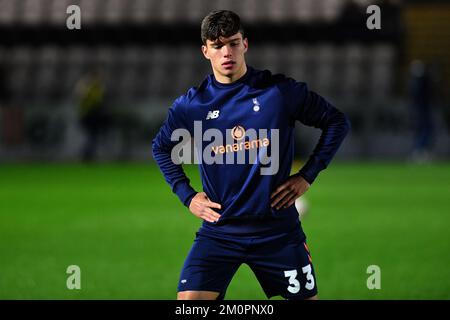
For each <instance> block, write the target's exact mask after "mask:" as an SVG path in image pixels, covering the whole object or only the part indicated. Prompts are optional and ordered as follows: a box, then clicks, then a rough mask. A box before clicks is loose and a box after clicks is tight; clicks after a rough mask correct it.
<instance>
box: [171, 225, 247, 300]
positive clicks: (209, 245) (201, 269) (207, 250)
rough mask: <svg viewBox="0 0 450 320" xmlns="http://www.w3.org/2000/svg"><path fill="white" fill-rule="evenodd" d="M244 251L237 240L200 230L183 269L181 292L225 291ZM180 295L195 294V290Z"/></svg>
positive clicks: (179, 289)
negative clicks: (204, 232) (209, 234)
mask: <svg viewBox="0 0 450 320" xmlns="http://www.w3.org/2000/svg"><path fill="white" fill-rule="evenodd" d="M243 255H244V250H243V249H242V248H241V247H240V246H239V245H237V244H236V243H233V242H230V241H227V240H225V239H214V238H211V237H208V236H204V235H199V234H197V237H196V239H195V241H194V244H193V246H192V248H191V250H190V252H189V254H188V256H187V258H186V260H185V262H184V265H183V269H182V270H181V274H180V279H179V283H178V292H215V293H220V294H222V295H224V294H225V291H226V289H227V287H228V285H229V284H230V282H231V279H232V278H233V276H234V274H235V273H236V271H237V269H238V268H239V266H240V265H241V263H242V260H243ZM181 295H183V296H192V295H195V293H184V294H181ZM201 295H202V296H204V295H205V294H201Z"/></svg>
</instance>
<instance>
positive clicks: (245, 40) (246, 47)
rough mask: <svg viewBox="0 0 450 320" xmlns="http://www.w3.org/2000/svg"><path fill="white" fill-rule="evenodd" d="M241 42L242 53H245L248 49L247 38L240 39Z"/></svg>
mask: <svg viewBox="0 0 450 320" xmlns="http://www.w3.org/2000/svg"><path fill="white" fill-rule="evenodd" d="M242 43H243V45H244V53H245V52H247V50H248V39H247V38H244V39H243V40H242Z"/></svg>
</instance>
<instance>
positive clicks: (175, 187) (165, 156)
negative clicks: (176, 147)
mask: <svg viewBox="0 0 450 320" xmlns="http://www.w3.org/2000/svg"><path fill="white" fill-rule="evenodd" d="M158 138H159V137H158V136H157V137H156V138H155V139H154V140H153V144H152V151H153V158H154V159H155V161H156V163H157V164H158V166H159V169H160V170H161V172H162V174H163V176H164V179H165V180H166V181H167V183H168V184H169V185H170V187H171V189H172V191H173V192H174V193H175V194H176V195H177V196H178V198H179V199H180V201H181V202H182V203H183V204H184V205H185V206H186V207H189V203H190V201H191V200H192V198H193V197H194V196H195V194H196V193H197V192H196V191H195V190H194V188H192V187H191V185H190V180H189V178H188V177H187V176H186V174H185V172H184V170H183V167H182V166H181V165H179V164H175V163H174V162H173V161H172V158H171V154H170V149H168V148H167V147H164V146H162V145H161V143H160V141H159V139H158Z"/></svg>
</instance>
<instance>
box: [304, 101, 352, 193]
mask: <svg viewBox="0 0 450 320" xmlns="http://www.w3.org/2000/svg"><path fill="white" fill-rule="evenodd" d="M321 122H322V123H321V124H320V126H319V128H320V129H321V130H322V134H321V136H320V139H319V141H318V143H317V145H316V147H315V148H314V151H313V153H312V154H311V156H310V157H309V159H308V161H307V162H306V163H305V165H304V166H303V167H302V169H301V170H300V172H299V174H300V175H301V176H302V177H303V178H304V179H305V180H306V181H308V182H309V183H310V184H312V183H313V182H314V180H315V179H316V178H317V176H318V174H319V173H320V171H322V170H323V169H325V168H326V167H327V166H328V164H329V163H330V161H331V160H332V159H333V157H334V155H335V154H336V152H337V150H338V149H339V147H340V145H341V144H342V141H343V140H344V138H345V136H346V135H347V133H348V132H349V130H350V122H349V120H348V118H347V117H346V116H345V114H343V113H342V112H340V111H339V110H337V109H335V108H332V109H331V110H330V112H329V114H327V115H326V116H325V117H324V118H323V121H321Z"/></svg>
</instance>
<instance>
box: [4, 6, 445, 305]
mask: <svg viewBox="0 0 450 320" xmlns="http://www.w3.org/2000/svg"><path fill="white" fill-rule="evenodd" d="M71 4H77V5H79V6H80V8H81V30H68V29H67V28H66V19H67V17H68V16H69V15H68V14H67V13H66V8H67V7H68V6H69V5H71ZM370 4H377V5H379V6H380V8H381V30H369V29H367V28H366V19H367V18H368V16H369V14H367V13H366V8H367V6H368V5H370ZM214 9H229V10H233V11H235V12H237V13H238V14H239V15H240V16H241V18H242V20H243V23H244V27H245V30H246V32H247V36H248V38H249V45H250V48H249V53H248V55H247V62H248V64H249V65H251V66H254V67H256V68H262V69H270V70H271V71H273V72H276V73H278V72H280V73H285V74H287V75H289V76H292V77H294V78H295V79H297V80H299V81H305V82H307V83H308V84H309V86H310V88H312V89H313V90H315V91H317V92H319V93H320V94H322V95H323V96H325V97H327V98H328V99H329V100H330V101H332V102H333V103H334V104H335V105H336V106H337V107H338V108H340V109H341V110H343V111H344V112H345V113H347V114H348V115H349V117H350V119H351V121H352V132H351V134H350V136H349V137H348V138H347V140H346V141H345V143H344V144H343V146H342V148H341V150H340V151H339V153H338V155H337V156H336V159H335V161H334V162H333V163H332V165H331V166H330V168H329V169H328V170H327V171H325V172H324V173H323V174H322V175H321V176H320V177H319V179H318V180H317V182H316V184H315V185H314V186H313V188H311V190H310V191H309V192H308V194H307V196H306V198H307V199H308V203H309V204H310V212H309V213H308V214H307V215H306V216H305V217H304V221H303V226H304V229H305V231H306V232H307V235H308V236H309V246H310V248H311V250H312V254H313V259H314V263H315V266H316V270H317V271H316V272H317V276H318V285H319V294H320V297H321V298H323V299H449V298H450V246H449V242H450V217H449V214H450V164H449V162H448V160H449V155H450V143H449V142H450V139H449V138H450V132H449V124H450V91H449V87H450V3H448V1H375V0H373V1H362V0H361V1H344V0H271V1H270V0H258V1H257V0H239V1H237V0H229V1H226V0H212V1H202V0H184V1H179V0H164V1H157V0H149V1H146V0H129V1H121V0H79V1H75V0H74V1H72V0H0V298H2V299H20V298H25V299H51V298H57V299H72V298H85V299H94V298H97V299H108V298H112V299H173V298H174V297H175V291H176V285H177V280H178V273H179V271H180V270H181V266H182V263H183V261H184V258H185V256H186V254H187V252H188V250H189V248H190V246H191V243H192V240H193V238H194V233H195V231H196V229H197V228H198V226H199V225H200V221H198V220H197V219H196V218H195V217H193V216H192V215H189V213H188V211H187V210H186V208H184V207H183V206H182V205H181V204H180V203H179V202H178V199H177V198H176V197H175V196H174V195H173V194H172V193H171V192H170V188H169V187H168V186H167V185H166V184H165V182H164V180H163V177H162V176H161V174H160V173H159V170H158V168H157V166H156V165H155V163H154V162H153V160H152V155H151V140H152V138H153V137H154V135H155V134H156V132H157V130H158V129H159V127H160V125H161V124H162V121H163V120H164V119H165V117H166V113H167V109H168V107H169V106H170V105H171V103H172V102H173V100H174V99H175V98H176V97H178V96H179V95H181V94H183V93H184V92H185V91H186V90H187V89H188V88H189V87H191V86H196V85H197V84H199V83H200V82H201V81H202V79H203V78H204V77H205V76H206V75H207V74H208V73H210V72H211V69H210V65H209V63H208V61H207V60H205V59H204V58H203V57H202V55H201V52H200V45H201V40H200V22H201V19H202V18H203V17H204V16H205V15H206V14H207V13H208V12H209V11H211V10H214ZM92 110H99V112H98V113H97V116H96V117H95V120H94V121H93V126H92V123H91V125H87V126H86V124H85V123H83V121H82V120H81V119H82V116H83V115H85V114H86V113H89V112H91V111H92ZM93 127H94V128H96V129H95V130H93V129H92V128H93ZM318 135H319V132H317V131H316V130H313V129H310V128H306V127H304V126H302V125H299V126H298V127H297V141H296V143H297V148H296V150H297V162H296V164H295V167H294V169H298V168H299V167H300V166H301V162H302V161H304V160H305V158H306V157H307V156H308V154H309V152H310V151H311V150H312V148H313V147H314V145H315V143H316V141H317V138H318ZM86 161H88V162H86ZM186 170H187V173H188V175H189V177H190V178H191V179H192V182H193V184H194V185H195V186H196V188H197V189H198V190H200V181H199V178H198V176H197V175H198V172H197V169H196V168H195V167H192V166H186ZM71 264H75V265H79V266H80V267H81V270H82V289H81V290H73V291H71V290H68V289H67V288H66V278H67V276H68V275H67V274H66V273H65V271H66V268H67V266H69V265H71ZM373 264H375V265H379V266H380V268H381V272H382V282H381V283H382V287H381V290H368V288H367V287H366V279H367V277H368V276H369V275H368V274H367V273H366V268H367V267H368V266H369V265H373ZM227 298H228V299H264V295H263V293H262V290H261V288H260V287H259V285H258V283H257V282H256V279H255V277H254V276H253V275H252V274H251V272H250V271H249V269H248V268H247V267H245V266H243V267H242V268H241V269H240V270H239V272H238V274H237V275H236V277H235V279H234V280H233V281H232V283H231V286H230V288H229V291H228V294H227Z"/></svg>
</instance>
